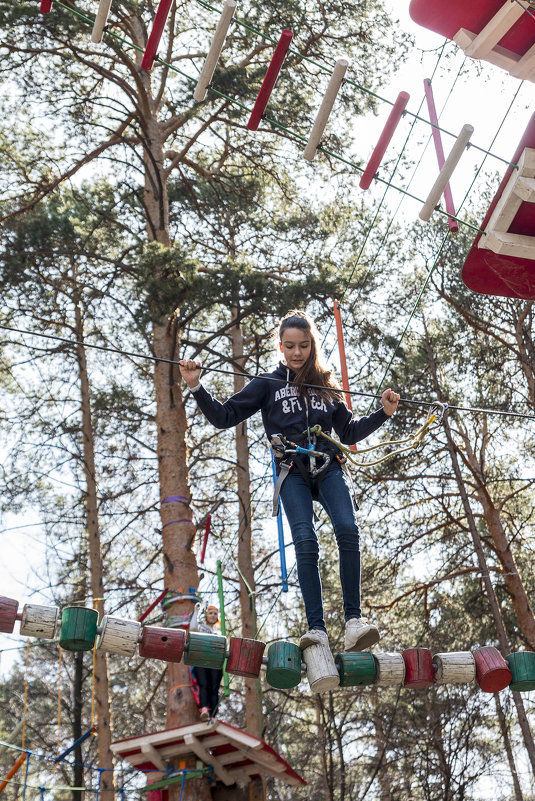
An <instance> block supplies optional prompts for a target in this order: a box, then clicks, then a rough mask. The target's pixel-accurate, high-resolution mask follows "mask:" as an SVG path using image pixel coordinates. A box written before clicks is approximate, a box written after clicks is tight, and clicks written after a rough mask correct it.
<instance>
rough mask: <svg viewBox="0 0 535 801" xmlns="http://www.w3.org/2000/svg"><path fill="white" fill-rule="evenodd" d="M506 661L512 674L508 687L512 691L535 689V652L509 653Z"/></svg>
mask: <svg viewBox="0 0 535 801" xmlns="http://www.w3.org/2000/svg"><path fill="white" fill-rule="evenodd" d="M506 661H507V665H508V667H509V670H510V671H511V676H512V680H511V684H510V685H509V687H510V689H511V690H513V692H514V691H518V692H529V690H535V653H534V652H533V651H519V652H518V653H516V654H509V656H507V657H506Z"/></svg>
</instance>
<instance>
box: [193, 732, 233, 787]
mask: <svg viewBox="0 0 535 801" xmlns="http://www.w3.org/2000/svg"><path fill="white" fill-rule="evenodd" d="M184 740H185V741H186V743H187V744H188V746H189V749H190V751H193V753H194V754H195V755H196V756H198V757H199V759H200V760H201V761H202V762H204V764H205V765H211V766H212V767H213V769H214V773H215V775H216V776H217V778H218V779H221V781H222V782H223V784H225V785H226V786H227V787H230V785H231V784H234V782H235V779H233V778H232V776H231V774H230V773H229V772H228V771H227V770H226V769H225V768H224V767H223V765H222V764H221V763H220V762H219V760H218V759H217V757H215V756H213V754H211V753H210V752H209V751H207V750H206V748H205V747H204V745H203V744H202V742H201V741H200V740H198V739H197V737H195V735H194V734H186V735H185V736H184Z"/></svg>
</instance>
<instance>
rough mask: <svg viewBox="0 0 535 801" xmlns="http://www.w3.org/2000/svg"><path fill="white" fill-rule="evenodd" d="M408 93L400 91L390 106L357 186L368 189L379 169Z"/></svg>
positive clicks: (407, 98) (407, 99)
mask: <svg viewBox="0 0 535 801" xmlns="http://www.w3.org/2000/svg"><path fill="white" fill-rule="evenodd" d="M409 97H410V95H409V94H407V92H400V93H399V95H398V97H397V100H396V102H395V103H394V105H393V107H392V111H391V112H390V114H389V117H388V119H387V121H386V123H385V127H384V128H383V132H382V134H381V136H380V137H379V141H378V142H377V144H376V145H375V148H374V151H373V153H372V155H371V157H370V160H369V162H368V166H367V167H366V169H365V170H364V172H363V173H362V178H361V179H360V182H359V186H360V188H361V189H369V188H370V184H371V182H372V181H373V177H374V175H375V173H376V172H377V170H378V169H379V165H380V164H381V162H382V160H383V156H384V154H385V153H386V149H387V147H388V145H389V144H390V140H391V139H392V137H393V136H394V131H395V130H396V128H397V127H398V123H399V121H400V119H401V117H402V116H403V112H404V111H405V107H406V105H407V103H408V102H409Z"/></svg>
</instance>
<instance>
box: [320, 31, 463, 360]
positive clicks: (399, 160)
mask: <svg viewBox="0 0 535 801" xmlns="http://www.w3.org/2000/svg"><path fill="white" fill-rule="evenodd" d="M446 44H447V41H445V42H444V44H443V45H442V47H441V49H440V53H439V54H438V58H437V62H436V64H435V67H434V69H433V73H432V75H431V80H432V79H433V78H434V77H435V73H436V71H437V69H438V67H439V64H440V61H441V59H442V56H443V55H444V50H445V47H446ZM463 64H464V61H463ZM456 80H457V78H456V79H455V81H456ZM455 81H454V84H453V86H454V85H455ZM453 86H452V89H453ZM452 89H451V90H450V94H451V91H452ZM424 102H425V96H424V97H422V100H421V101H420V105H419V107H418V111H420V109H421V108H422V106H423V104H424ZM414 126H415V120H413V122H412V125H411V126H410V129H409V132H408V134H407V136H406V138H405V142H404V143H403V146H402V148H401V151H400V153H399V156H398V158H397V160H396V163H395V165H394V168H393V170H392V172H391V174H390V180H392V179H393V177H394V175H395V173H396V171H397V169H398V166H399V164H400V162H401V159H402V157H403V154H404V152H405V149H406V147H407V145H408V143H409V139H410V137H411V136H412V133H413V131H414ZM425 149H427V145H426V147H425V148H424V151H423V153H425ZM423 153H422V155H421V156H420V159H419V161H418V164H417V165H416V167H415V168H414V170H413V173H412V175H411V177H410V179H409V183H408V185H407V187H409V186H410V185H411V183H412V181H413V179H414V177H415V175H416V170H417V168H418V166H419V165H420V162H421V160H422V158H423ZM388 189H389V187H388V186H387V187H386V188H385V191H384V193H383V196H382V198H381V200H380V202H379V205H378V207H377V210H376V213H375V216H374V218H373V220H372V221H371V223H370V225H369V227H368V230H367V231H366V236H365V237H364V242H363V243H362V246H361V248H360V250H359V253H358V255H357V258H356V259H355V264H354V266H353V269H352V271H351V274H350V276H349V278H348V279H347V281H346V285H345V287H344V290H343V292H342V294H341V296H340V298H339V301H338V302H339V306H340V307H341V305H342V301H343V299H344V297H345V295H346V293H347V290H348V289H349V284H350V282H351V279H352V278H353V275H354V273H355V270H356V269H357V267H358V264H359V262H360V259H361V256H362V254H363V252H364V248H365V247H366V244H367V242H368V239H369V237H370V234H371V232H372V230H373V228H374V226H375V222H376V220H377V217H378V215H379V211H380V210H381V208H382V205H383V203H384V201H385V199H386V195H387V193H388ZM403 200H404V198H403V197H401V198H400V201H399V203H398V207H397V209H396V211H395V212H394V215H393V217H392V218H391V220H390V221H389V223H388V226H387V229H386V231H385V234H384V236H383V239H382V240H381V242H380V244H379V248H378V250H377V252H376V254H375V256H374V258H373V260H372V262H371V264H370V265H369V267H368V269H367V270H366V273H365V274H364V276H363V278H362V279H361V281H360V283H359V286H358V287H357V290H358V289H359V288H360V287H362V286H363V285H364V283H365V281H366V279H367V277H368V275H369V274H370V272H371V270H372V269H373V266H374V264H375V262H376V261H377V258H378V256H379V253H380V252H381V250H382V248H383V245H384V243H385V242H386V240H387V237H388V234H389V232H390V228H391V227H392V224H393V222H394V219H395V217H396V214H397V212H398V211H399V209H400V208H401V205H402V203H403ZM333 320H334V318H331V322H330V323H329V328H328V329H327V332H326V334H325V336H324V337H323V342H322V345H324V344H325V341H326V339H327V337H328V336H329V333H330V331H331V328H332V325H333ZM334 348H335V345H333V346H332V348H331V351H330V353H329V355H328V357H327V358H328V359H330V358H331V356H332V353H333V350H334Z"/></svg>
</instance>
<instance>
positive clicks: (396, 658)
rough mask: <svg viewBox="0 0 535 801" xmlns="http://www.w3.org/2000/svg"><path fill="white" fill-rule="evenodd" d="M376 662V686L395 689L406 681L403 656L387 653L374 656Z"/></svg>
mask: <svg viewBox="0 0 535 801" xmlns="http://www.w3.org/2000/svg"><path fill="white" fill-rule="evenodd" d="M372 656H373V659H374V662H375V671H376V679H375V684H378V685H379V686H381V687H393V686H396V685H398V684H403V682H404V681H405V661H404V659H403V657H402V655H401V654H396V653H392V652H386V653H384V654H372Z"/></svg>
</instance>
